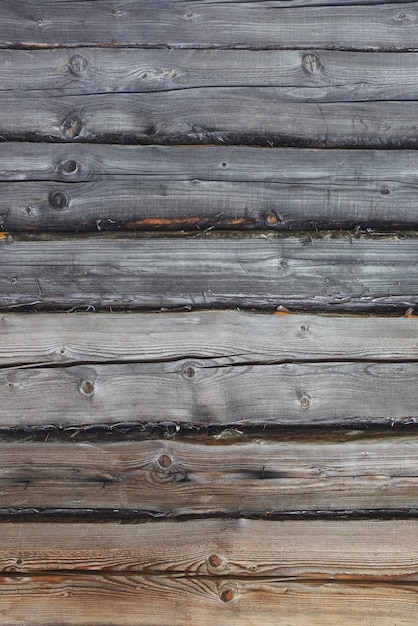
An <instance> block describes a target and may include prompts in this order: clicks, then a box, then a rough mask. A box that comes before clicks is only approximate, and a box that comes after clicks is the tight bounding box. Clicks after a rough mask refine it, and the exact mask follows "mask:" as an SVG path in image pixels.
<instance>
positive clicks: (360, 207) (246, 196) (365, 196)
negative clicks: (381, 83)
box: [0, 142, 418, 232]
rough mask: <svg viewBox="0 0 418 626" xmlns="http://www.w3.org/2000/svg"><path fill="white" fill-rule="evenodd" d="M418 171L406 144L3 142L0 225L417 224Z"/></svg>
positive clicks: (20, 228) (195, 228)
mask: <svg viewBox="0 0 418 626" xmlns="http://www.w3.org/2000/svg"><path fill="white" fill-rule="evenodd" d="M417 169H418V158H417V156H416V153H415V152H413V151H409V150H405V151H392V150H389V151H386V150H376V151H369V150H365V151H362V150H309V149H308V150H303V149H292V148H288V149H274V150H266V149H264V148H250V147H233V146H229V147H210V148H209V147H193V148H184V147H183V148H177V147H163V146H118V145H100V144H94V145H90V144H89V145H85V144H77V145H66V144H59V145H51V144H49V145H48V144H42V143H26V142H23V143H19V142H12V143H8V142H6V143H2V144H0V179H1V180H3V181H5V182H1V183H0V224H1V226H2V228H3V229H6V230H9V231H10V230H11V231H30V232H39V231H41V232H42V231H44V232H46V231H60V232H61V231H70V232H71V231H76V232H80V231H86V230H87V231H89V230H90V231H105V230H119V229H121V228H125V229H143V230H144V229H145V230H154V229H163V230H170V229H172V230H173V229H174V230H179V229H185V230H188V231H195V232H199V230H205V229H207V228H210V229H253V228H257V229H260V228H264V229H274V230H288V229H296V228H304V229H308V230H312V229H316V230H317V229H324V228H328V227H332V228H337V227H341V228H343V227H344V228H347V227H355V228H358V227H359V226H360V225H363V226H364V227H367V228H369V229H370V228H373V227H375V228H377V229H379V230H382V229H383V228H387V227H390V228H394V227H395V226H396V227H398V228H399V227H404V228H407V227H409V228H415V227H416V224H417V217H416V216H417V207H418V203H417V198H416V184H417V174H416V172H417ZM57 205H59V206H57ZM61 205H63V206H61Z"/></svg>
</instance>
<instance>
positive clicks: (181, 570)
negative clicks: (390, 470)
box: [0, 519, 418, 582]
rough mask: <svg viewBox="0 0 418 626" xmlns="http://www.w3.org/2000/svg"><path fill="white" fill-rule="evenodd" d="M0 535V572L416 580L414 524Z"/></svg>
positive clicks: (148, 526) (71, 527) (110, 528)
mask: <svg viewBox="0 0 418 626" xmlns="http://www.w3.org/2000/svg"><path fill="white" fill-rule="evenodd" d="M0 530H1V537H2V549H1V553H0V571H1V572H3V573H7V572H19V573H25V574H28V573H36V572H40V571H43V570H50V571H51V570H52V571H59V570H66V571H69V570H86V569H87V570H94V571H98V570H105V571H108V572H110V571H113V572H114V573H116V572H120V573H122V572H138V573H143V574H168V575H170V574H177V575H183V576H188V577H189V576H202V575H203V576H214V575H222V576H231V577H232V576H245V577H247V578H258V577H260V576H263V577H264V576H275V577H281V578H292V579H297V578H299V579H301V580H306V579H309V578H311V579H312V578H315V579H316V580H319V579H333V580H351V581H356V580H357V581H360V582H365V581H366V580H375V581H379V580H381V581H385V582H389V581H392V582H399V581H402V580H403V581H405V580H409V581H416V580H417V578H418V540H417V537H418V522H417V521H415V520H408V521H405V520H396V521H377V520H361V521H356V520H350V521H344V520H338V521H332V520H328V521H319V520H310V521H300V520H292V521H290V522H289V521H282V522H272V521H257V520H248V519H239V520H216V519H207V520H194V521H187V522H181V523H180V522H167V521H164V522H158V523H144V524H140V525H137V524H115V523H106V524H96V523H89V524H82V523H77V524H74V523H67V524H57V523H49V524H48V525H47V526H46V525H45V524H36V523H35V524H33V523H25V524H2V526H1V527H0ZM46 530H47V532H46Z"/></svg>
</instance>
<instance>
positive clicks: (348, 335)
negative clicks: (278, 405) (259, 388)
mask: <svg viewBox="0 0 418 626" xmlns="http://www.w3.org/2000/svg"><path fill="white" fill-rule="evenodd" d="M216 357H218V358H224V359H227V360H228V363H230V364H232V363H262V362H264V363H271V362H272V361H273V362H277V363H280V362H286V361H298V362H300V361H302V362H303V361H333V360H334V361H335V360H340V361H343V360H358V361H368V360H369V361H385V360H388V361H415V360H418V319H416V318H407V317H376V316H373V317H364V316H361V317H354V316H351V317H342V316H341V317H333V316H320V315H307V314H306V315H284V314H279V315H255V314H254V313H248V312H239V311H225V312H221V311H211V312H207V311H206V312H195V313H191V312H190V313H176V314H172V313H167V314H165V313H160V314H158V315H155V314H153V313H150V314H148V313H142V314H138V315H135V314H130V315H127V314H126V313H110V314H106V313H103V314H100V315H98V314H96V313H77V314H72V315H67V314H63V315H58V314H57V313H52V314H49V313H38V314H37V315H33V314H30V313H29V314H25V313H18V314H16V313H3V314H2V315H1V316H0V365H1V366H3V367H4V366H11V365H14V366H16V365H23V364H25V363H26V364H31V363H32V364H35V363H58V364H59V363H63V364H71V363H82V362H83V361H84V362H86V361H87V362H89V363H92V362H97V363H100V362H102V363H105V362H106V361H118V362H123V361H126V362H129V361H130V362H141V361H142V362H146V361H167V360H176V359H184V358H194V359H205V358H216Z"/></svg>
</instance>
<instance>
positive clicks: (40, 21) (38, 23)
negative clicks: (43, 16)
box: [36, 20, 44, 26]
mask: <svg viewBox="0 0 418 626" xmlns="http://www.w3.org/2000/svg"><path fill="white" fill-rule="evenodd" d="M36 23H37V25H38V26H42V24H43V23H44V21H43V20H38V21H37V22H36Z"/></svg>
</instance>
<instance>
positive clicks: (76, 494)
mask: <svg viewBox="0 0 418 626" xmlns="http://www.w3.org/2000/svg"><path fill="white" fill-rule="evenodd" d="M141 392H142V389H141ZM45 404H46V402H45ZM62 421H64V420H62ZM294 424H295V425H296V424H297V422H296V420H294ZM46 439H48V435H46ZM350 439H351V440H350ZM246 441H248V438H245V437H244V438H243V439H242V441H237V442H236V443H227V444H225V443H223V442H224V440H223V439H222V438H218V439H216V436H215V438H214V440H213V441H211V442H210V443H209V444H208V445H205V444H198V443H187V442H180V441H177V442H176V441H167V440H148V441H147V440H143V441H136V442H135V441H131V442H123V443H95V442H91V441H90V442H88V443H87V442H86V443H56V442H51V441H47V443H11V442H8V443H1V444H0V450H1V456H0V468H1V479H0V487H1V493H0V509H1V511H2V513H5V512H6V513H7V512H10V511H12V512H13V511H19V510H29V511H32V512H34V513H36V512H37V511H38V510H43V509H48V510H50V509H53V510H55V509H57V508H58V509H59V510H61V513H65V511H71V510H73V511H76V510H80V509H81V510H83V509H88V510H94V509H99V510H102V509H105V510H106V511H107V512H108V513H109V512H111V513H112V514H113V515H118V513H120V512H121V511H122V512H123V511H125V512H126V511H129V510H134V511H143V512H145V511H148V512H151V513H153V514H154V515H156V516H157V517H161V518H162V517H164V516H169V517H173V516H178V515H213V514H219V513H223V514H224V515H242V516H245V515H248V514H250V515H266V516H267V517H268V516H271V515H274V514H278V513H289V512H290V513H292V512H293V513H295V512H301V511H304V512H313V513H317V512H326V511H328V512H331V511H334V512H336V511H340V512H341V511H344V512H345V511H357V510H369V511H373V510H377V511H378V512H380V511H382V510H386V511H402V510H404V511H408V510H410V509H412V510H415V511H416V509H417V487H418V477H417V471H416V468H417V462H418V440H417V437H416V436H411V435H410V436H405V437H400V436H397V437H387V438H381V439H378V438H373V437H369V438H367V437H363V438H359V437H358V434H357V438H356V434H355V433H354V434H352V435H351V438H350V435H347V436H346V438H345V440H344V439H342V440H341V441H338V440H335V438H334V440H333V439H331V438H327V437H324V436H323V437H322V438H321V437H315V436H314V435H312V434H311V436H310V437H309V438H307V439H306V440H303V439H295V438H294V439H293V440H292V439H291V438H288V439H280V438H277V437H276V438H273V437H272V436H270V437H269V438H268V437H264V438H263V437H259V438H258V439H256V440H255V441H254V442H253V443H246ZM216 443H219V444H220V445H214V444H216ZM413 567H414V568H415V567H416V562H415V561H414V564H413ZM388 573H389V572H388Z"/></svg>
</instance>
